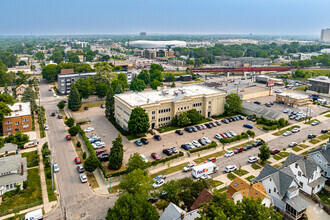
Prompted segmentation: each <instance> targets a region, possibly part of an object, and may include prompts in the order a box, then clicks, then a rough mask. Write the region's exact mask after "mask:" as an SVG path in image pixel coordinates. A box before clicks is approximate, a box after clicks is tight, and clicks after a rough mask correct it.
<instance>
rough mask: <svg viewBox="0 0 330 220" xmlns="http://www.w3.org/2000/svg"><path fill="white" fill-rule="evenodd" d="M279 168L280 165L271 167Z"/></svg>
mask: <svg viewBox="0 0 330 220" xmlns="http://www.w3.org/2000/svg"><path fill="white" fill-rule="evenodd" d="M280 166H281V164H275V165H274V166H273V167H275V168H279V167H280Z"/></svg>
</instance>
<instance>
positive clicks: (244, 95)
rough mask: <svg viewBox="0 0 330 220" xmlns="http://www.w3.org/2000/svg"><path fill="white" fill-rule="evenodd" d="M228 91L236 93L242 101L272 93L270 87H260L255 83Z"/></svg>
mask: <svg viewBox="0 0 330 220" xmlns="http://www.w3.org/2000/svg"><path fill="white" fill-rule="evenodd" d="M229 92H230V93H236V94H238V95H239V96H240V97H241V100H242V101H245V100H248V99H255V98H259V97H265V96H270V95H272V90H271V89H270V88H266V87H260V86H256V85H252V86H247V87H244V88H240V89H233V90H230V91H229Z"/></svg>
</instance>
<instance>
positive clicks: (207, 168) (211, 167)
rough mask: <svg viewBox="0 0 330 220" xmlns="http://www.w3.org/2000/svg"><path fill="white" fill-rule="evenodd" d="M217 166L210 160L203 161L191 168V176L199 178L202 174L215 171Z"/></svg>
mask: <svg viewBox="0 0 330 220" xmlns="http://www.w3.org/2000/svg"><path fill="white" fill-rule="evenodd" d="M218 170H219V168H218V167H217V166H216V165H215V164H214V163H212V162H208V163H204V164H201V165H199V166H196V167H193V168H192V172H191V174H192V176H193V177H195V178H196V179H198V178H200V177H201V176H203V175H204V174H206V175H208V174H212V173H213V172H214V173H216V172H218Z"/></svg>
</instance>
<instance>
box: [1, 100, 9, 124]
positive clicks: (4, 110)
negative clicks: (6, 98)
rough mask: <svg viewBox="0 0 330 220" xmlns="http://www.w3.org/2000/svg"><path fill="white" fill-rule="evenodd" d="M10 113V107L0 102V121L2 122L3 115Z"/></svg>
mask: <svg viewBox="0 0 330 220" xmlns="http://www.w3.org/2000/svg"><path fill="white" fill-rule="evenodd" d="M9 115H11V109H10V108H9V106H8V105H7V104H6V103H5V102H0V123H2V121H3V119H5V116H9Z"/></svg>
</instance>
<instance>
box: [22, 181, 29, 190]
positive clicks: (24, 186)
mask: <svg viewBox="0 0 330 220" xmlns="http://www.w3.org/2000/svg"><path fill="white" fill-rule="evenodd" d="M26 187H28V184H27V181H24V182H23V189H26Z"/></svg>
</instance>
